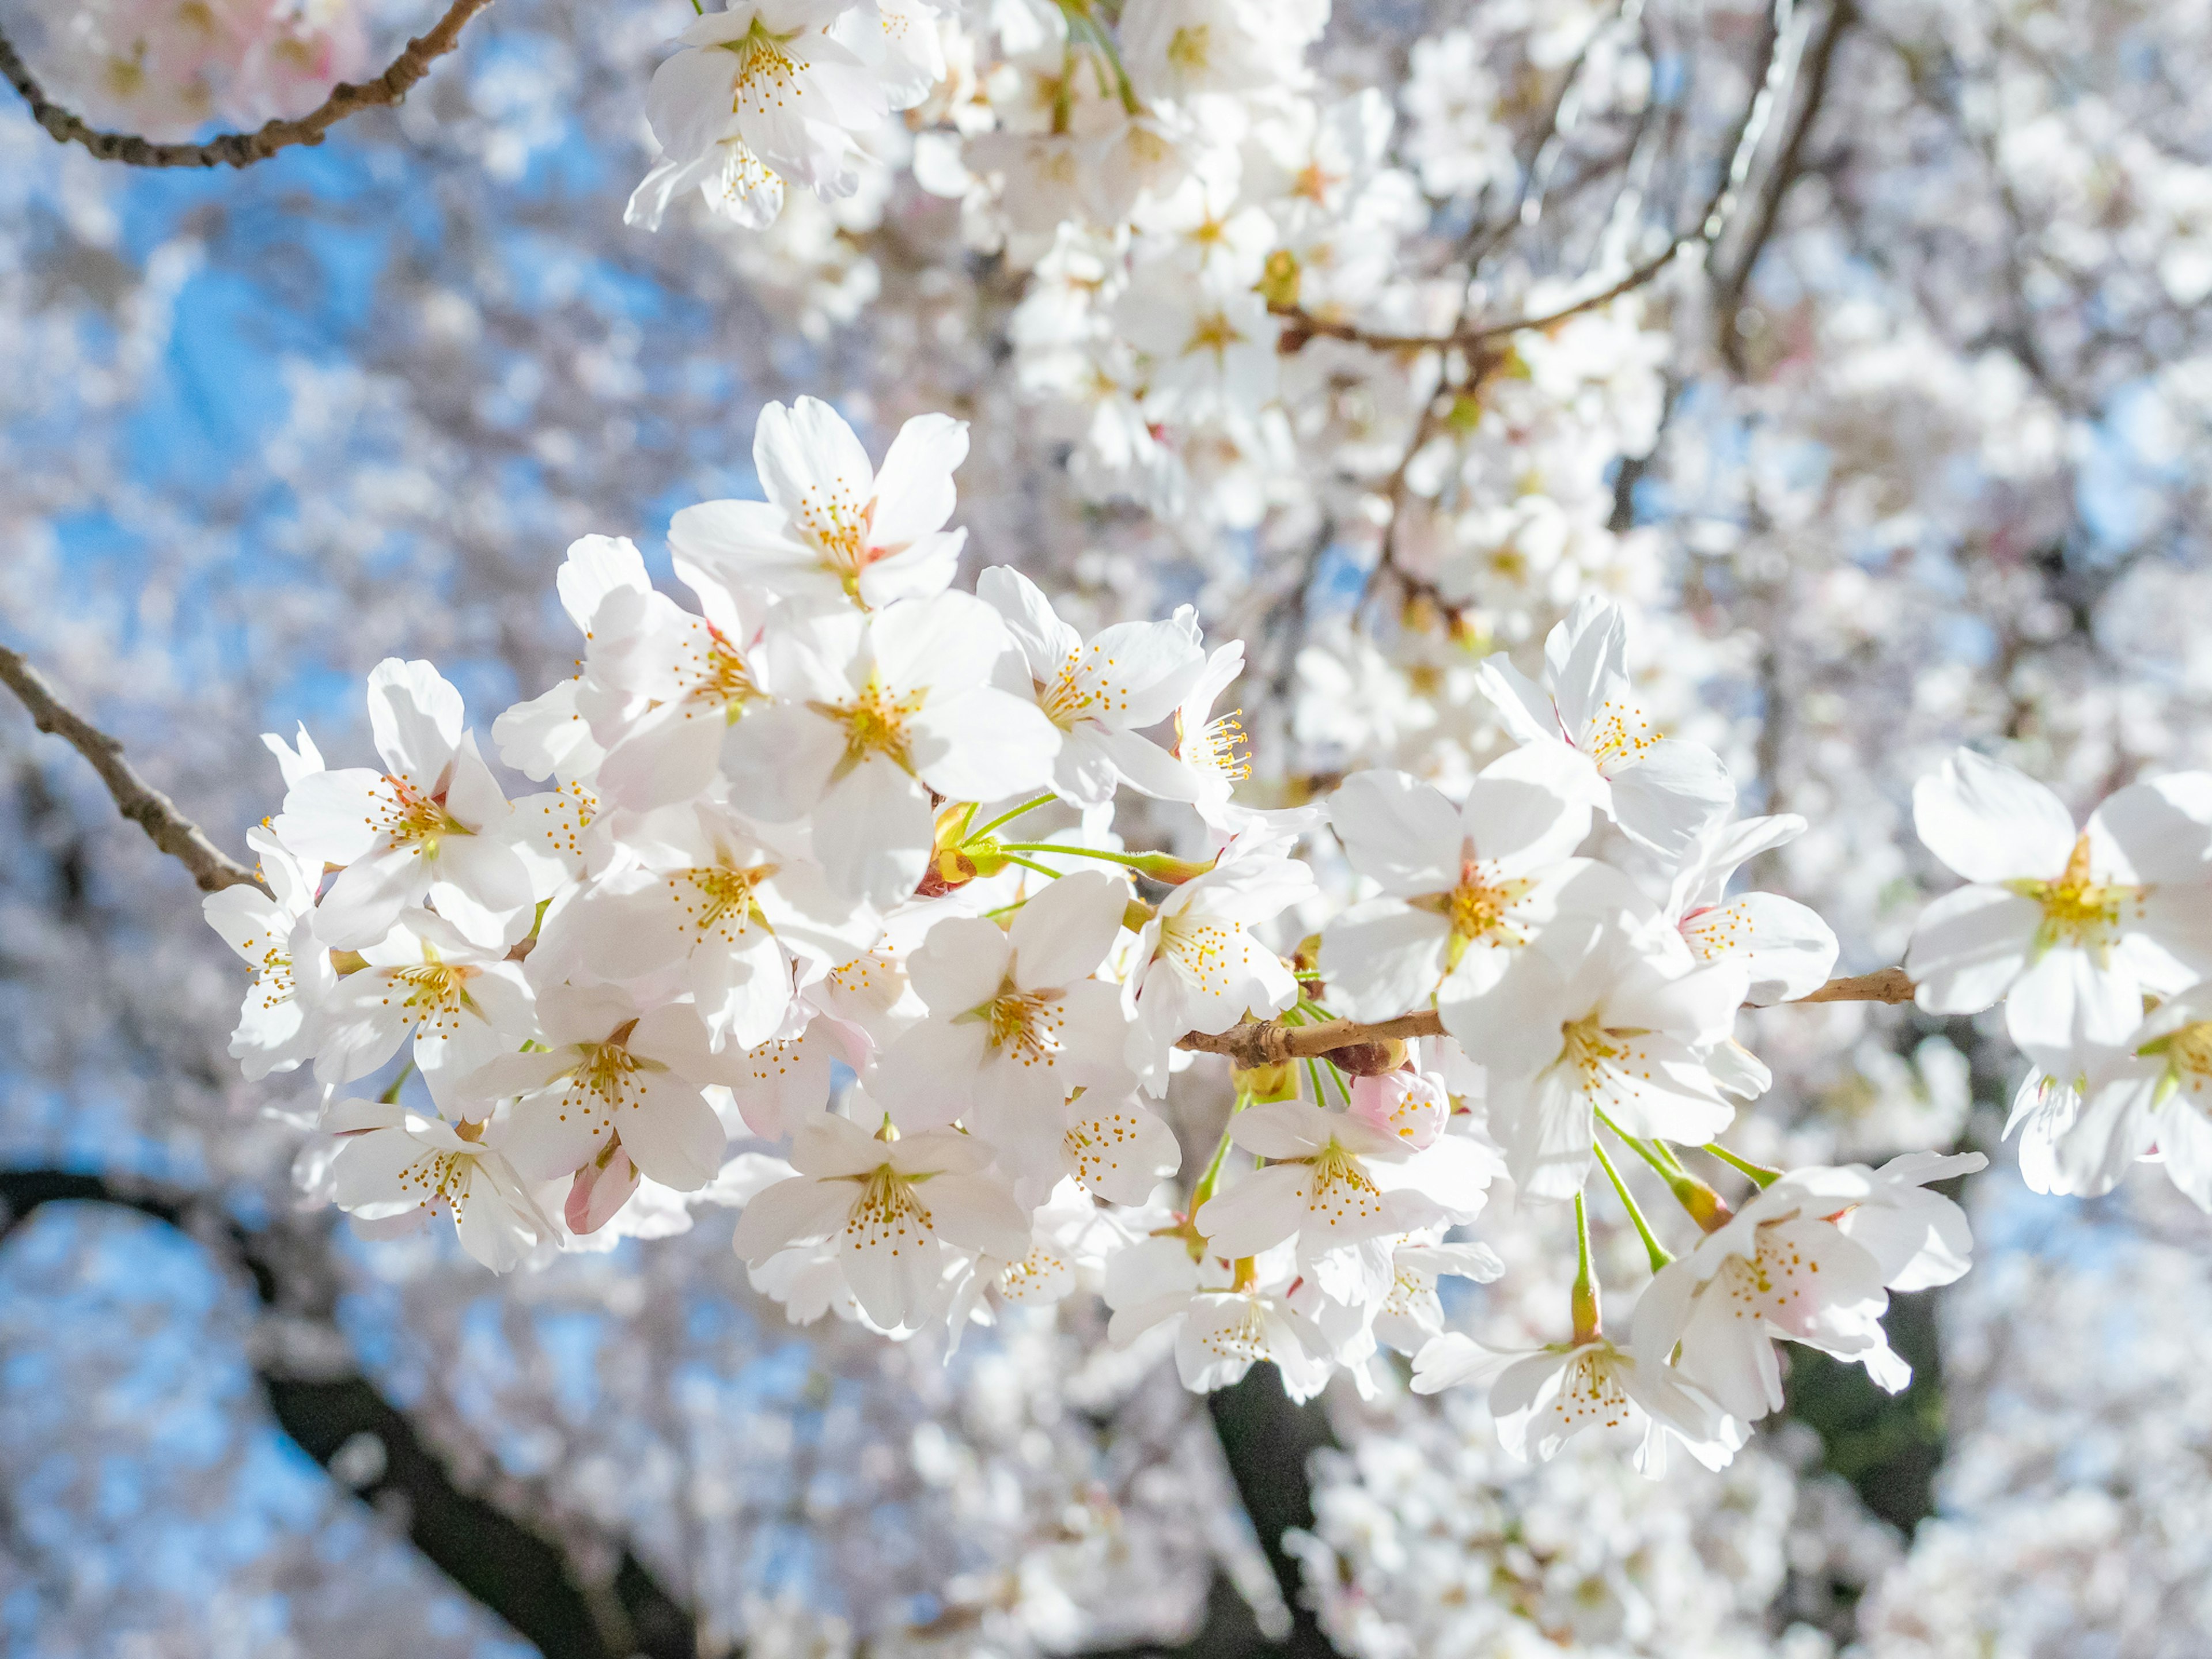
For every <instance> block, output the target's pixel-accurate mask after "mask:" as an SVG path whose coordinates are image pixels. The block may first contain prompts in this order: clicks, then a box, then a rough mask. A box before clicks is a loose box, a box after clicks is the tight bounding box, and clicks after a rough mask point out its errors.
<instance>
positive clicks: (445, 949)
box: [315, 910, 535, 1091]
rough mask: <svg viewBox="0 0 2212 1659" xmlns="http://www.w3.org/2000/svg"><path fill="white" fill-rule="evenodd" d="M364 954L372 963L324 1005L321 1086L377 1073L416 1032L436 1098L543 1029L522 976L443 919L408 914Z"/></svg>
mask: <svg viewBox="0 0 2212 1659" xmlns="http://www.w3.org/2000/svg"><path fill="white" fill-rule="evenodd" d="M358 954H359V955H360V957H361V958H362V963H363V964H364V965H363V966H361V967H359V968H356V969H354V970H353V971H352V972H350V973H349V974H346V975H343V976H341V977H340V978H339V979H338V980H337V983H336V984H335V985H334V986H332V987H331V989H330V990H329V991H328V992H327V993H326V994H325V995H324V997H323V1000H322V1032H321V1036H320V1039H319V1042H318V1043H317V1047H316V1054H315V1078H316V1080H317V1081H318V1082H321V1083H350V1082H352V1081H353V1080H354V1079H356V1078H360V1077H366V1076H368V1073H371V1072H373V1071H374V1070H375V1069H376V1068H377V1067H378V1066H381V1065H383V1064H384V1062H385V1061H386V1060H389V1059H391V1058H392V1055H393V1054H396V1053H398V1049H399V1045H400V1044H401V1043H402V1042H404V1041H405V1040H406V1039H407V1038H408V1037H409V1036H410V1035H411V1036H413V1038H414V1043H413V1047H412V1058H413V1060H414V1061H415V1064H416V1066H418V1067H419V1068H420V1069H421V1070H422V1074H423V1075H424V1077H425V1078H427V1079H429V1081H430V1083H431V1086H432V1088H433V1089H434V1091H435V1090H437V1089H440V1088H441V1087H442V1086H443V1085H445V1084H447V1083H449V1082H451V1081H453V1080H454V1079H459V1078H460V1077H462V1076H464V1075H465V1074H466V1073H471V1072H473V1071H475V1070H476V1069H477V1067H478V1066H483V1065H484V1064H486V1063H487V1062H489V1060H492V1059H493V1058H494V1057H495V1056H496V1055H499V1054H507V1053H511V1052H512V1051H513V1049H515V1048H519V1047H520V1046H521V1044H522V1043H523V1042H525V1041H526V1039H527V1038H528V1037H529V1036H530V1034H531V1032H532V1030H534V1029H535V1028H534V1025H533V1024H532V1010H531V994H530V987H529V985H528V983H527V982H526V981H525V979H524V977H523V974H522V970H521V969H520V967H518V966H516V965H515V964H514V963H511V962H509V961H507V953H506V951H487V950H485V949H483V947H482V946H480V945H476V944H474V943H473V942H471V940H470V939H468V938H466V937H465V935H464V934H463V933H461V932H460V930H459V928H457V927H453V925H452V924H451V923H450V922H447V921H446V920H445V919H444V918H443V917H441V916H436V915H432V914H431V913H430V912H428V911H427V910H408V911H403V912H401V914H400V916H399V919H398V921H395V922H394V923H393V924H392V929H391V931H390V932H389V933H386V935H385V936H384V937H383V938H382V939H379V940H378V941H377V942H376V943H375V944H374V945H369V946H368V947H367V948H366V949H365V950H363V951H360V952H359V953H358ZM325 960H327V957H326V958H325Z"/></svg>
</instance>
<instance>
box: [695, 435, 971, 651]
mask: <svg viewBox="0 0 2212 1659" xmlns="http://www.w3.org/2000/svg"><path fill="white" fill-rule="evenodd" d="M967 454H968V428H967V424H966V422H961V421H955V420H952V419H951V418H949V417H948V416H943V415H917V416H915V417H914V418H913V419H912V420H910V421H908V422H907V423H906V424H905V425H904V426H903V427H902V428H899V434H898V436H897V437H896V438H894V439H893V440H892V441H891V447H890V449H889V450H887V451H885V452H884V461H883V465H882V467H881V468H880V469H878V468H876V467H872V466H871V465H870V464H869V461H868V454H867V451H866V450H865V449H864V448H862V447H861V446H860V439H859V438H858V437H857V436H855V435H854V431H853V428H851V427H849V426H848V425H847V424H846V423H845V421H844V418H843V417H842V416H840V415H839V414H838V413H837V411H836V410H834V409H832V408H831V407H830V406H829V404H825V403H823V401H822V400H821V399H820V398H799V401H798V402H797V403H796V404H793V405H792V406H791V407H790V408H788V409H787V408H785V407H784V405H782V404H769V406H768V407H767V408H766V409H764V410H762V411H761V417H760V424H759V425H758V427H757V428H755V430H754V434H753V470H754V471H756V472H757V473H758V474H759V477H760V481H761V488H762V489H763V491H764V492H765V493H766V495H767V496H768V499H767V501H703V502H702V503H700V504H699V505H698V506H696V507H684V508H683V509H682V510H681V511H679V512H678V513H677V514H676V517H675V519H674V520H673V521H672V522H671V524H670V526H669V530H668V538H669V545H670V546H671V548H672V549H673V550H675V551H676V552H677V554H678V556H681V557H683V558H684V559H686V560H688V561H690V563H691V564H692V565H693V566H694V567H696V568H698V569H700V570H702V571H705V572H708V573H709V574H713V575H714V576H715V577H717V578H719V579H720V580H723V581H725V582H726V583H728V584H730V585H731V586H732V587H734V588H738V589H739V590H743V589H745V588H747V587H750V586H755V585H757V586H758V587H760V588H761V589H763V590H765V591H766V592H770V593H774V594H777V595H781V596H784V597H788V598H793V599H825V600H835V599H839V598H841V597H842V598H846V599H857V600H858V601H859V602H860V604H861V605H866V606H867V607H869V608H870V609H877V608H880V607H881V606H884V605H889V604H890V602H891V601H892V600H894V599H927V598H929V597H931V596H932V595H933V594H937V593H941V592H944V591H945V587H946V586H948V585H949V584H950V583H951V580H952V572H953V567H954V566H955V565H956V564H957V562H959V558H960V550H961V548H962V547H963V546H964V545H965V544H966V543H967V539H968V532H966V531H964V530H947V529H945V520H947V519H949V518H951V516H952V507H953V499H954V495H955V490H954V486H953V483H952V475H953V473H954V472H955V471H957V470H958V468H959V465H960V463H961V462H962V461H963V460H964V459H966V458H967Z"/></svg>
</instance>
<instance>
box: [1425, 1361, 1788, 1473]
mask: <svg viewBox="0 0 2212 1659" xmlns="http://www.w3.org/2000/svg"><path fill="white" fill-rule="evenodd" d="M1468 1383H1472V1384H1474V1385H1476V1386H1479V1387H1486V1388H1487V1389H1488V1390H1489V1398H1490V1413H1491V1415H1492V1417H1494V1418H1496V1419H1498V1443H1499V1444H1500V1445H1502V1446H1504V1448H1505V1449H1506V1451H1507V1452H1508V1453H1510V1455H1513V1456H1515V1457H1517V1458H1520V1459H1522V1461H1523V1462H1526V1461H1528V1459H1529V1457H1530V1456H1531V1455H1533V1456H1534V1458H1535V1459H1536V1460H1537V1461H1538V1462H1549V1461H1550V1460H1551V1458H1552V1457H1553V1455H1554V1454H1556V1453H1557V1452H1558V1450H1559V1448H1560V1447H1561V1446H1563V1445H1565V1444H1566V1443H1567V1442H1568V1441H1570V1440H1571V1439H1573V1438H1574V1437H1575V1436H1577V1435H1578V1434H1580V1433H1582V1432H1583V1431H1584V1430H1585V1429H1615V1430H1634V1429H1639V1428H1640V1429H1641V1430H1642V1431H1643V1432H1644V1438H1643V1441H1642V1443H1641V1444H1640V1445H1639V1446H1638V1449H1637V1452H1636V1467H1637V1468H1638V1469H1640V1470H1642V1471H1643V1472H1644V1474H1646V1475H1649V1476H1650V1477H1651V1478H1652V1479H1654V1480H1656V1479H1657V1478H1658V1477H1659V1476H1660V1475H1662V1474H1664V1473H1665V1472H1666V1467H1667V1448H1668V1442H1669V1441H1677V1442H1680V1444H1681V1445H1682V1447H1683V1448H1684V1449H1686V1451H1688V1453H1689V1454H1690V1455H1691V1456H1692V1457H1693V1458H1695V1459H1696V1460H1697V1461H1698V1462H1700V1463H1702V1464H1704V1465H1705V1467H1706V1468H1709V1469H1717V1468H1723V1467H1724V1466H1725V1465H1726V1464H1727V1463H1728V1462H1729V1460H1730V1459H1731V1458H1733V1457H1734V1456H1735V1454H1736V1453H1737V1451H1738V1450H1740V1449H1741V1448H1742V1446H1743V1443H1744V1441H1745V1439H1746V1438H1747V1434H1746V1431H1745V1429H1744V1426H1743V1425H1742V1424H1741V1423H1740V1422H1738V1421H1737V1420H1736V1419H1734V1418H1732V1417H1730V1416H1729V1415H1728V1414H1727V1413H1725V1412H1724V1411H1723V1409H1722V1408H1721V1407H1719V1406H1718V1405H1717V1404H1715V1403H1714V1401H1712V1400H1711V1399H1710V1398H1708V1397H1707V1396H1706V1395H1705V1394H1703V1393H1701V1392H1700V1391H1699V1390H1698V1389H1695V1388H1692V1387H1688V1386H1686V1385H1685V1384H1684V1383H1682V1382H1681V1381H1680V1379H1678V1378H1677V1377H1676V1376H1674V1373H1673V1372H1672V1371H1671V1370H1669V1368H1668V1366H1667V1364H1665V1361H1664V1355H1663V1353H1662V1354H1657V1355H1655V1354H1653V1353H1652V1352H1650V1351H1649V1350H1647V1349H1645V1348H1644V1347H1642V1346H1640V1345H1632V1347H1631V1348H1630V1349H1622V1348H1620V1347H1617V1346H1614V1344H1613V1341H1612V1340H1610V1339H1609V1338H1607V1337H1604V1336H1596V1337H1592V1338H1590V1339H1589V1340H1587V1341H1584V1342H1582V1343H1579V1344H1568V1343H1555V1344H1553V1346H1550V1347H1546V1348H1539V1349H1536V1350H1534V1352H1519V1353H1516V1352H1506V1351H1501V1350H1494V1349H1489V1348H1485V1347H1482V1346H1479V1345H1477V1344H1476V1343H1474V1341H1472V1340H1469V1339H1468V1338H1467V1337H1464V1336H1462V1335H1461V1334H1458V1333H1457V1332H1455V1331H1447V1332H1446V1333H1445V1334H1443V1335H1442V1336H1439V1337H1436V1338H1434V1339H1433V1340H1431V1341H1430V1342H1429V1343H1428V1344H1427V1345H1426V1346H1424V1347H1423V1348H1422V1349H1421V1351H1420V1352H1419V1353H1417V1354H1415V1355H1414V1356H1413V1392H1414V1393H1416V1394H1438V1393H1441V1392H1442V1391H1443V1390H1444V1389H1450V1388H1457V1387H1460V1386H1462V1384H1468Z"/></svg>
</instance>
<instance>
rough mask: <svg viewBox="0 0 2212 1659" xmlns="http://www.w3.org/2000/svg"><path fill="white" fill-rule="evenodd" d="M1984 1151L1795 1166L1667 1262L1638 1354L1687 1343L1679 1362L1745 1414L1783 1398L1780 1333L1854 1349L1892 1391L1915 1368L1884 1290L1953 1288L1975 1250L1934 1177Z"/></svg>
mask: <svg viewBox="0 0 2212 1659" xmlns="http://www.w3.org/2000/svg"><path fill="white" fill-rule="evenodd" d="M1987 1161H1988V1160H1986V1159H1985V1158H1983V1157H1982V1155H1981V1154H1980V1153H1979V1152H1966V1153H1961V1154H1959V1155H1957V1156H1954V1157H1949V1158H1943V1157H1937V1156H1936V1155H1934V1154H1930V1153H1916V1154H1909V1155H1907V1156H1906V1157H1905V1158H1898V1159H1895V1160H1893V1162H1892V1163H1890V1164H1888V1165H1887V1166H1885V1167H1884V1168H1883V1169H1882V1170H1879V1171H1877V1170H1869V1169H1868V1168H1867V1167H1866V1166H1865V1165H1864V1164H1850V1165H1845V1166H1844V1167H1841V1168H1837V1169H1824V1168H1814V1169H1804V1170H1792V1171H1791V1172H1790V1173H1789V1174H1788V1175H1785V1176H1782V1177H1781V1178H1780V1179H1779V1180H1778V1181H1776V1182H1773V1183H1772V1184H1771V1185H1770V1186H1768V1187H1766V1188H1765V1189H1764V1190H1763V1191H1761V1192H1759V1193H1758V1194H1755V1195H1754V1196H1753V1198H1752V1200H1751V1201H1750V1202H1749V1203H1747V1204H1746V1205H1745V1206H1743V1207H1742V1208H1741V1210H1739V1211H1737V1212H1736V1213H1735V1215H1734V1216H1733V1217H1732V1218H1729V1220H1728V1221H1727V1222H1726V1223H1725V1224H1724V1225H1722V1226H1721V1227H1720V1228H1719V1229H1718V1230H1717V1231H1713V1232H1711V1233H1708V1234H1707V1235H1706V1236H1705V1238H1704V1239H1702V1240H1701V1241H1700V1242H1699V1245H1698V1248H1697V1249H1695V1250H1694V1251H1692V1253H1691V1254H1689V1255H1686V1256H1683V1257H1680V1258H1679V1259H1678V1260H1676V1261H1673V1262H1670V1263H1668V1265H1667V1266H1666V1267H1662V1268H1661V1269H1660V1271H1659V1273H1658V1275H1657V1277H1656V1278H1655V1279H1653V1280H1652V1282H1651V1284H1650V1285H1649V1286H1648V1287H1647V1288H1646V1289H1645V1291H1644V1295H1643V1297H1642V1298H1641V1299H1640V1300H1639V1301H1638V1304H1637V1309H1636V1324H1635V1333H1636V1346H1637V1348H1638V1352H1657V1353H1668V1352H1676V1350H1677V1345H1678V1344H1679V1354H1678V1357H1677V1358H1676V1359H1675V1360H1674V1368H1675V1370H1678V1371H1679V1372H1680V1374H1681V1375H1682V1376H1685V1377H1686V1378H1687V1379H1688V1380H1689V1381H1690V1382H1692V1383H1694V1384H1696V1385H1697V1386H1698V1387H1699V1389H1702V1390H1703V1391H1704V1392H1705V1393H1706V1394H1708V1395H1711V1397H1712V1398H1713V1399H1714V1400H1716V1401H1718V1402H1719V1403H1720V1404H1721V1406H1722V1407H1723V1409H1725V1410H1726V1411H1728V1412H1729V1413H1730V1414H1731V1415H1732V1416H1735V1417H1737V1418H1740V1419H1742V1420H1744V1421H1745V1422H1751V1421H1754V1420H1756V1419H1759V1418H1761V1417H1764V1416H1765V1415H1766V1414H1767V1413H1769V1412H1773V1411H1779V1410H1780V1409H1781V1408H1782V1398H1783V1397H1782V1369H1781V1364H1780V1362H1779V1360H1778V1358H1777V1357H1776V1354H1775V1351H1774V1344H1775V1342H1776V1341H1777V1340H1790V1341H1795V1342H1802V1343H1803V1344H1805V1345H1806V1346H1808V1347H1814V1348H1818V1349H1820V1350H1821V1351H1822V1352H1826V1353H1831V1354H1833V1355H1835V1356H1836V1357H1837V1358H1841V1359H1850V1360H1855V1361H1857V1363H1858V1364H1863V1365H1864V1366H1865V1367H1866V1369H1867V1374H1868V1375H1869V1376H1871V1377H1872V1378H1873V1379H1874V1380H1875V1382H1876V1383H1879V1384H1880V1385H1881V1387H1883V1388H1884V1389H1887V1390H1888V1391H1889V1392H1890V1393H1892V1394H1895V1393H1896V1392H1898V1390H1899V1389H1902V1388H1904V1387H1905V1384H1906V1383H1909V1382H1911V1378H1912V1370H1911V1367H1910V1366H1909V1365H1907V1364H1905V1362H1904V1361H1903V1360H1902V1359H1900V1358H1898V1356H1897V1354H1896V1353H1895V1352H1894V1351H1893V1350H1892V1349H1891V1347H1890V1346H1889V1340H1888V1337H1887V1334H1885V1333H1884V1332H1883V1330H1882V1328H1881V1316H1882V1315H1883V1314H1884V1313H1885V1312H1886V1311H1887V1309H1888V1306H1889V1296H1888V1291H1889V1289H1890V1288H1896V1289H1901V1290H1920V1289H1924V1288H1926V1287H1928V1286H1929V1285H1948V1284H1949V1283H1950V1282H1951V1281H1952V1280H1954V1279H1957V1278H1958V1277H1959V1276H1960V1274H1962V1273H1965V1272H1966V1267H1967V1263H1968V1257H1969V1255H1970V1253H1971V1251H1972V1237H1971V1235H1970V1234H1969V1233H1968V1231H1967V1227H1966V1216H1965V1214H1964V1213H1963V1212H1960V1209H1959V1207H1958V1206H1956V1205H1955V1204H1953V1203H1952V1202H1951V1201H1950V1200H1948V1199H1946V1198H1944V1197H1943V1196H1942V1194H1937V1193H1931V1192H1929V1191H1928V1190H1927V1189H1926V1183H1927V1182H1930V1181H1939V1180H1942V1179H1945V1178H1946V1177H1948V1176H1954V1175H1964V1174H1968V1173H1971V1172H1972V1171H1973V1170H1979V1169H1981V1168H1982V1167H1983V1166H1984V1164H1985V1163H1986V1162H1987Z"/></svg>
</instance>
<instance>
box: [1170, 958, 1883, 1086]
mask: <svg viewBox="0 0 2212 1659" xmlns="http://www.w3.org/2000/svg"><path fill="white" fill-rule="evenodd" d="M1912 992H1913V984H1912V981H1911V979H1909V978H1907V977H1906V976H1905V969H1902V968H1884V969H1881V970H1879V971H1878V972H1875V973H1871V974H1847V975H1844V976H1843V977H1841V978H1838V979H1832V980H1830V981H1828V982H1827V983H1826V985H1823V986H1822V987H1820V989H1819V990H1817V991H1811V992H1808V993H1807V994H1805V995H1803V996H1802V997H1799V998H1797V999H1796V1001H1798V1002H1889V1003H1895V1002H1910V1001H1911V1000H1912ZM1744 1006H1746V1007H1751V1006H1758V1005H1753V1004H1750V1003H1747V1004H1745V1005H1744ZM1777 1006H1784V1005H1777ZM1443 1034H1444V1025H1443V1018H1441V1017H1440V1016H1439V1015H1438V1014H1437V1011H1436V1010H1435V1009H1433V1008H1421V1009H1417V1010H1415V1011H1414V1012H1412V1013H1410V1014H1401V1015H1399V1016H1398V1018H1395V1019H1385V1020H1377V1021H1375V1022H1373V1023H1371V1024H1361V1023H1360V1022H1359V1021H1358V1020H1352V1019H1327V1020H1320V1021H1317V1022H1316V1023H1315V1024H1310V1025H1286V1024H1284V1023H1283V1022H1282V1021H1281V1020H1279V1019H1263V1020H1255V1021H1252V1022H1249V1023H1248V1024H1243V1025H1232V1026H1231V1027H1230V1028H1229V1029H1228V1030H1225V1031H1219V1032H1207V1031H1192V1032H1190V1033H1188V1035H1186V1036H1183V1037H1182V1039H1181V1040H1180V1041H1178V1042H1176V1048H1191V1049H1195V1050H1196V1051H1197V1052H1199V1053H1200V1054H1226V1055H1228V1056H1229V1057H1230V1059H1231V1060H1234V1061H1236V1063H1237V1066H1239V1067H1240V1068H1243V1069H1249V1068H1250V1067H1252V1066H1279V1065H1281V1064H1282V1063H1283V1062H1284V1061H1285V1060H1313V1059H1317V1058H1319V1057H1320V1056H1321V1055H1322V1054H1335V1053H1337V1052H1339V1051H1340V1050H1342V1049H1346V1048H1367V1047H1372V1046H1378V1045H1380V1044H1383V1043H1386V1042H1394V1041H1400V1042H1402V1041H1403V1040H1404V1039H1405V1038H1407V1037H1423V1036H1443Z"/></svg>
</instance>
